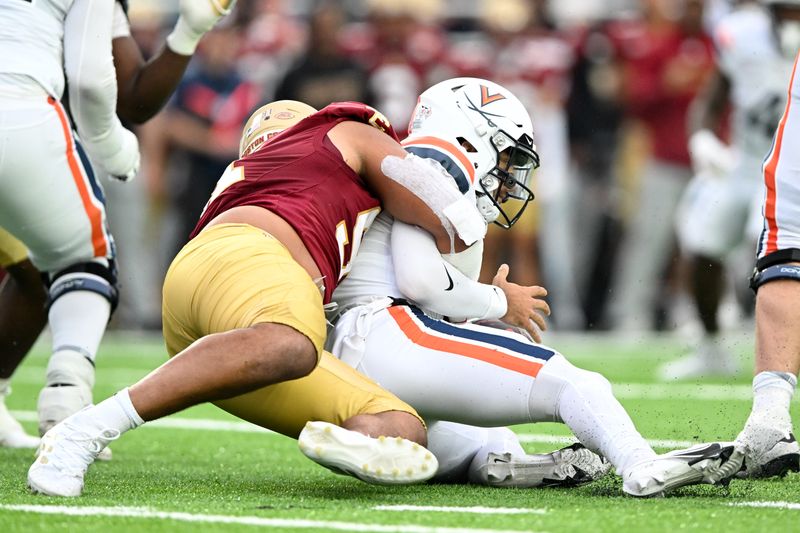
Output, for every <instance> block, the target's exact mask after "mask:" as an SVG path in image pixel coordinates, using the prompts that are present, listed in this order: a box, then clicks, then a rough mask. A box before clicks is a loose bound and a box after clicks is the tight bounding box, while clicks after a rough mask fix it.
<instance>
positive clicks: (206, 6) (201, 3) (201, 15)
mask: <svg viewBox="0 0 800 533" xmlns="http://www.w3.org/2000/svg"><path fill="white" fill-rule="evenodd" d="M234 4H236V0H180V7H179V11H180V14H179V16H178V22H177V23H176V24H175V28H174V29H173V30H172V33H170V34H169V35H168V36H167V46H169V48H170V50H172V51H173V52H175V53H176V54H180V55H184V56H190V55H192V54H194V51H195V49H196V48H197V43H199V42H200V39H201V38H202V37H203V34H205V33H206V32H207V31H208V30H210V29H211V28H213V27H214V24H216V23H217V21H218V20H219V19H221V18H222V17H224V16H225V15H227V14H228V13H230V12H231V10H232V9H233V6H234Z"/></svg>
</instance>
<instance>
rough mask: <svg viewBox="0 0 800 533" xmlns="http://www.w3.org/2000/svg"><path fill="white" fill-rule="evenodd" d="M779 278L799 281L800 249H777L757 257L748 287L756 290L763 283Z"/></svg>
mask: <svg viewBox="0 0 800 533" xmlns="http://www.w3.org/2000/svg"><path fill="white" fill-rule="evenodd" d="M779 280H788V281H800V250H798V249H796V248H791V249H787V250H779V251H777V252H775V253H772V254H770V255H768V256H765V257H762V258H761V259H759V260H758V265H757V266H756V268H755V270H754V271H753V275H752V277H751V278H750V288H751V289H752V290H753V292H758V289H759V287H761V286H762V285H764V284H765V283H769V282H771V281H779Z"/></svg>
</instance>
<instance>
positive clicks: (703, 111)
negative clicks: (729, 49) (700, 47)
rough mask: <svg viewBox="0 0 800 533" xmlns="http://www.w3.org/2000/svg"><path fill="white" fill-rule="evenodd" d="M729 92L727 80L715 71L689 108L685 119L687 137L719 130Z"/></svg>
mask: <svg viewBox="0 0 800 533" xmlns="http://www.w3.org/2000/svg"><path fill="white" fill-rule="evenodd" d="M729 91H730V84H729V82H728V79H727V78H726V77H725V76H724V75H723V74H722V73H721V72H719V71H716V72H715V73H714V74H713V75H712V76H711V78H710V79H709V81H708V83H707V85H706V86H705V87H704V88H703V90H702V91H700V93H698V95H697V96H696V97H695V99H694V100H693V101H692V104H691V106H690V107H689V112H688V117H687V126H688V129H689V131H688V133H689V135H691V134H693V133H696V132H698V131H701V130H709V131H716V130H717V129H718V128H719V126H720V124H721V123H722V116H723V114H724V113H725V108H726V106H727V104H728V95H729Z"/></svg>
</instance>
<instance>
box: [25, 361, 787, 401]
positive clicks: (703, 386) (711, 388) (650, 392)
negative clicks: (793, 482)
mask: <svg viewBox="0 0 800 533" xmlns="http://www.w3.org/2000/svg"><path fill="white" fill-rule="evenodd" d="M147 372H148V371H147V370H145V369H136V368H109V369H100V370H98V371H97V375H98V381H103V382H104V383H105V384H106V385H114V384H116V385H118V386H120V387H122V386H124V385H129V384H131V383H133V382H134V381H136V380H138V379H139V378H141V377H142V376H144V375H145V374H147ZM43 380H44V368H34V367H24V368H21V369H19V370H18V371H17V372H16V373H15V374H14V379H13V381H12V385H13V384H14V383H17V384H23V383H24V384H26V385H36V386H41V385H42V383H43ZM613 386H614V395H616V397H617V398H619V399H622V400H689V401H703V400H706V401H750V400H751V399H752V398H753V390H752V387H751V386H750V385H746V384H738V385H724V384H719V383H716V384H714V383H699V384H698V383H623V382H617V383H613ZM794 401H796V402H800V395H795V397H794Z"/></svg>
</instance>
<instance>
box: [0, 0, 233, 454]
mask: <svg viewBox="0 0 800 533" xmlns="http://www.w3.org/2000/svg"><path fill="white" fill-rule="evenodd" d="M96 3H97V2H94V4H96ZM233 4H234V2H232V1H228V0H226V1H222V2H217V1H215V0H208V1H206V2H192V1H189V0H184V1H182V2H181V5H180V16H179V19H178V23H177V24H176V27H175V29H174V30H173V32H172V33H171V34H170V35H169V37H168V39H167V46H165V47H164V48H163V49H162V50H161V51H160V52H159V53H158V54H156V55H154V56H153V57H152V58H151V59H150V60H149V61H147V62H146V63H145V61H144V60H143V58H142V54H141V51H140V50H139V48H138V45H137V44H136V42H135V41H134V40H133V38H132V37H131V35H130V26H129V23H128V20H127V15H126V10H127V2H125V1H124V0H118V1H116V2H112V3H109V5H108V6H104V7H103V12H102V18H97V17H96V16H95V15H94V13H95V8H94V7H92V6H93V3H87V2H85V0H81V1H80V2H78V1H75V2H74V3H73V2H67V1H64V2H61V3H58V2H34V3H33V5H31V3H30V2H27V3H26V2H17V1H12V2H9V3H4V4H3V5H2V6H0V14H2V19H3V20H2V21H0V50H2V53H3V54H4V57H8V58H10V59H9V61H4V62H3V65H0V105H1V106H2V107H0V111H5V112H9V115H10V116H12V115H13V116H12V118H11V120H15V121H18V122H19V123H20V124H23V125H24V126H26V127H27V128H28V133H29V134H30V135H34V134H36V132H37V130H36V129H35V128H37V127H38V128H41V136H42V137H41V138H42V139H44V140H46V141H47V145H48V146H50V149H51V150H54V151H56V152H57V153H60V158H58V157H55V158H50V156H49V155H48V156H45V155H44V154H42V153H41V152H37V153H35V154H33V156H32V155H31V152H30V149H31V148H33V147H39V144H37V143H32V142H31V143H29V147H28V149H27V150H25V151H21V152H20V153H19V154H18V155H19V157H20V158H25V157H29V158H30V157H33V158H37V159H33V160H34V161H36V162H37V163H38V166H33V167H32V170H34V174H36V176H37V177H38V178H40V179H41V180H50V182H48V183H52V186H51V187H48V192H49V194H47V193H45V194H42V192H41V191H37V192H36V194H37V195H38V196H37V204H36V208H35V209H30V210H29V211H30V213H28V215H27V216H34V215H35V216H38V217H39V218H38V219H37V222H38V223H39V224H42V222H43V221H45V222H44V223H43V224H42V225H40V226H37V227H36V229H34V230H32V231H33V233H35V234H36V235H35V236H34V237H30V235H29V234H28V233H26V232H24V231H21V230H17V231H15V230H14V229H13V228H14V226H15V224H17V225H20V224H22V223H23V222H22V221H23V220H26V219H24V218H19V220H17V221H16V223H15V222H12V223H7V222H5V221H2V222H0V226H2V227H4V228H6V229H9V230H12V231H14V232H15V233H16V234H17V235H18V236H19V237H22V238H26V237H27V238H28V239H29V240H30V239H31V238H33V239H34V240H33V241H32V242H33V244H31V243H29V242H28V241H26V244H27V245H28V248H30V249H31V251H32V252H33V253H34V254H36V253H39V254H41V253H42V250H43V249H48V250H50V251H51V252H52V253H51V254H50V258H49V259H48V261H49V263H47V264H46V265H45V266H46V267H49V265H51V264H55V265H57V266H55V267H50V272H48V274H49V275H50V282H51V291H50V300H51V304H52V303H55V305H52V306H51V309H50V312H51V317H53V318H54V319H55V322H54V323H53V324H52V325H53V330H54V333H55V335H54V347H53V357H52V358H51V361H50V364H49V365H48V375H47V386H46V387H45V389H44V390H43V391H42V394H41V396H40V401H39V419H40V431H41V432H43V431H46V430H47V429H48V428H49V427H50V426H51V425H52V424H53V423H55V422H57V421H59V420H61V419H63V418H64V417H65V416H67V415H69V414H71V413H72V412H74V411H75V410H77V409H80V408H81V407H82V406H83V405H85V404H87V403H89V402H91V388H92V383H93V381H94V367H93V364H94V363H93V359H94V355H95V351H96V347H97V344H98V343H99V340H100V336H101V335H102V333H103V330H104V327H105V323H106V322H107V319H108V316H109V312H110V310H113V305H112V302H113V301H115V300H116V291H117V289H116V286H115V284H116V280H115V274H114V268H113V261H114V247H113V244H112V241H111V237H110V235H109V234H108V231H107V228H105V206H104V202H103V198H102V189H101V187H100V185H99V184H98V183H97V182H96V180H95V179H94V176H93V173H92V169H91V167H90V165H89V162H88V160H87V159H86V157H85V155H84V152H83V150H82V148H81V144H84V145H86V146H87V148H89V149H90V150H89V154H88V155H89V156H91V157H92V159H93V162H94V163H96V164H98V165H99V166H100V167H102V169H103V170H105V171H108V172H113V173H116V174H120V173H121V172H120V171H118V170H115V168H114V165H115V164H116V165H119V164H120V163H116V162H115V159H114V158H117V159H118V158H122V159H123V160H125V161H127V159H125V158H131V157H134V156H135V158H136V159H135V162H136V164H138V149H137V145H136V139H135V137H133V136H132V134H130V133H129V132H127V131H125V130H122V132H121V133H120V134H118V135H121V136H122V137H121V138H122V139H123V141H124V142H126V143H128V144H123V145H122V146H121V149H113V143H112V141H113V140H114V135H112V134H108V135H107V137H105V138H104V139H102V140H101V141H99V145H100V149H101V152H100V153H98V151H97V149H94V148H93V147H94V145H95V144H97V142H94V141H93V137H96V136H97V135H98V134H97V133H94V132H93V130H91V129H89V130H87V129H86V126H84V125H83V124H84V123H88V124H89V125H90V126H91V125H92V123H93V121H95V122H97V121H106V122H109V124H112V125H113V127H114V128H117V127H118V124H119V121H118V120H117V119H116V117H115V116H114V103H115V101H114V100H115V97H116V112H117V114H118V115H119V116H120V117H121V118H123V119H125V120H127V121H130V122H132V123H137V124H138V123H142V122H144V121H146V120H148V119H149V118H150V117H152V116H153V115H154V114H155V113H156V112H157V111H158V110H159V109H160V108H161V107H162V106H163V104H164V103H165V102H166V101H167V99H168V98H169V96H170V95H171V94H172V92H173V91H174V89H175V87H176V86H177V84H178V82H179V81H180V79H181V77H182V75H183V72H184V71H185V69H186V66H187V65H188V62H189V60H190V58H191V55H192V53H193V52H194V49H195V47H196V46H197V43H198V41H199V39H200V38H201V37H202V35H203V34H204V33H205V32H206V31H207V30H209V29H210V28H211V27H212V26H213V25H214V24H215V23H216V22H217V21H218V20H219V19H220V18H221V17H222V16H224V15H225V14H227V13H228V12H229V11H230V9H231V8H232V7H233ZM88 9H91V10H92V11H91V12H92V13H93V18H92V19H91V24H90V19H89V18H87V17H86V16H85V14H86V13H87V10H88ZM109 10H111V11H109ZM59 17H60V18H61V19H62V20H63V21H62V22H61V26H62V27H63V33H64V56H65V61H64V67H62V66H61V54H60V53H59V52H58V50H59V49H60V47H61V45H60V44H59V40H58V39H57V36H58V35H59V32H54V33H52V36H50V37H49V39H50V40H52V42H44V41H47V40H46V39H45V40H44V41H43V42H42V43H39V42H38V41H37V42H36V43H34V44H33V45H31V46H30V47H29V46H28V44H27V43H30V42H32V41H34V40H35V37H34V36H35V35H36V33H37V32H41V31H44V29H48V30H49V29H52V28H54V27H56V25H57V24H58V20H59ZM103 21H107V22H108V24H107V25H106V24H103ZM89 24H90V25H91V28H94V27H95V26H96V25H99V24H103V28H104V29H105V28H106V26H107V27H108V30H109V32H108V33H106V32H94V33H93V34H92V38H93V39H95V38H96V39H98V42H95V41H91V42H87V43H85V44H82V40H86V39H87V37H86V33H87V31H88V27H87V25H89ZM48 35H50V33H48ZM97 35H100V36H101V37H97ZM106 39H107V40H106ZM99 40H102V42H99ZM85 46H92V50H91V53H85V52H84V47H85ZM20 47H21V48H20ZM48 51H50V52H52V54H53V56H52V57H50V56H48V59H47V60H46V61H45V59H44V57H45V56H47V54H48ZM109 52H111V53H112V54H113V63H112V61H111V60H110V57H109ZM26 54H27V55H26ZM81 54H84V56H85V57H84V61H83V63H80V66H82V67H81V68H78V66H79V65H78V61H77V59H78V58H79V57H80V56H81ZM34 59H36V60H35V61H34ZM95 64H97V65H102V66H103V68H104V69H106V70H103V71H100V70H99V66H94V67H93V68H94V70H88V69H89V68H90V67H91V66H92V65H95ZM108 67H110V68H111V71H110V72H107V69H108ZM62 69H64V70H66V72H67V78H68V80H67V81H69V88H70V95H72V94H73V92H75V91H79V90H80V89H81V87H82V86H84V85H87V82H86V79H87V77H89V78H90V81H93V82H97V83H99V82H100V81H102V82H103V83H104V84H103V85H102V87H101V86H99V85H98V87H94V86H93V85H91V84H89V85H88V87H87V89H85V90H84V91H83V92H81V93H78V92H75V94H78V95H79V97H78V98H77V99H76V102H73V105H72V106H71V107H72V109H71V111H72V114H73V117H74V119H75V122H76V123H77V127H78V129H79V133H81V134H82V135H83V137H82V138H81V139H78V137H77V135H73V134H70V132H69V130H70V126H71V124H70V122H69V119H68V118H67V117H63V122H62V121H61V120H62V119H61V114H60V110H61V106H60V105H59V104H58V99H59V98H60V97H61V91H62V90H63V84H64V80H63V77H62V78H59V75H58V73H59V72H61V70H62ZM51 70H53V71H54V72H56V73H55V74H54V73H52V72H50V71H51ZM115 74H116V80H117V82H118V83H117V85H116V87H115V86H114V85H113V80H114V77H115ZM50 78H52V80H51V81H53V80H54V83H55V82H56V81H58V80H59V79H60V81H58V83H55V85H51V87H52V88H48V83H50V82H49V81H48V80H50ZM26 87H27V88H29V89H31V90H32V92H31V93H30V94H31V95H34V96H27V97H22V96H21V95H22V94H24V92H25V90H26ZM59 87H60V89H59ZM101 89H102V92H101V93H100V94H99V96H98V95H97V94H95V93H98V92H99V91H100V90H101ZM89 90H92V91H94V92H89ZM43 91H45V92H46V95H45V96H50V97H52V99H53V102H49V101H48V102H47V106H49V107H47V106H44V105H43V104H42V102H39V101H38V99H37V96H35V95H41V94H42V92H43ZM84 92H85V94H86V95H85V96H81V94H83V93H84ZM87 97H91V98H87ZM101 97H102V99H105V100H106V101H107V106H106V107H103V108H102V110H103V111H105V112H106V114H105V115H101V114H99V110H100V108H99V107H98V106H100V103H101V102H102V101H103V100H102V99H101ZM85 101H89V102H94V101H97V102H98V103H96V104H93V105H94V107H91V108H87V106H86V105H85V103H83V102H85ZM12 110H13V111H14V113H13V114H12V113H11V111H12ZM53 110H55V114H53ZM26 113H27V115H26ZM37 113H38V114H37ZM48 115H52V116H50V117H49V120H50V121H49V122H48V121H46V120H45V119H47V118H48ZM56 115H58V116H59V118H58V122H55V123H54V122H53V118H54V117H55V116H56ZM26 116H27V117H28V118H27V119H26V118H25V117H26ZM39 118H41V119H42V120H45V121H44V122H41V120H39ZM26 121H27V122H29V123H30V124H28V123H27V122H26ZM37 121H39V122H41V124H37ZM54 127H55V128H56V130H53V128H54ZM62 127H66V128H67V129H66V130H63V139H62V140H60V141H59V142H61V144H64V143H65V142H66V145H67V146H73V147H74V150H73V151H72V152H69V151H67V156H66V158H65V156H64V153H63V152H64V151H65V150H64V147H63V146H62V148H61V149H60V152H59V148H58V143H55V142H53V139H52V137H53V134H54V133H58V132H62V129H61V128H62ZM119 127H121V126H119ZM95 128H97V126H95ZM18 129H22V128H21V127H18ZM87 135H89V139H90V140H89V142H86V138H85V137H86V136H87ZM20 139H22V134H20ZM3 142H6V140H5V139H3ZM93 143H94V144H93ZM102 150H105V151H108V152H109V153H111V154H112V155H113V156H114V158H112V160H111V161H110V163H109V162H108V161H106V159H104V156H103V153H102ZM126 154H127V155H126ZM126 164H127V163H126ZM109 165H111V166H109ZM0 172H2V173H0V176H2V177H4V178H6V179H11V175H10V174H9V172H11V171H10V170H8V169H6V170H3V171H0ZM26 172H28V173H30V170H27V171H26ZM125 174H127V175H132V174H131V172H129V171H126V172H125ZM78 178H80V179H78ZM28 179H29V178H28V177H27V174H26V183H27V180H28ZM36 184H39V187H40V188H41V182H36ZM34 185H35V184H34ZM34 185H31V187H34ZM76 191H77V192H76ZM52 197H56V198H57V199H58V200H60V203H57V204H51V203H50V200H51V198H52ZM54 205H57V206H58V209H60V210H61V211H58V213H59V214H55V213H54V214H52V216H50V217H48V216H43V213H42V212H41V211H48V210H50V209H52V208H53V207H54ZM18 207H20V208H21V206H18ZM66 212H69V213H68V216H67V217H66V218H61V216H62V213H66ZM10 216H11V215H10ZM13 216H14V217H16V215H13ZM62 221H63V223H64V226H66V227H62V226H61V224H62ZM52 225H58V228H57V229H58V231H53V232H52V233H53V235H49V236H43V235H41V234H39V233H38V232H48V231H50V229H48V228H50V226H52ZM89 228H91V229H89ZM90 231H91V239H89V235H87V234H89V232H90ZM65 235H67V237H65ZM45 237H46V238H45ZM59 239H63V240H60V241H58V242H55V241H57V240H59ZM88 244H91V246H87V245H88ZM51 247H52V248H51ZM103 249H104V253H101V252H103ZM37 250H38V252H37ZM101 256H102V257H101ZM0 266H2V267H3V268H5V269H6V270H7V271H8V273H9V276H8V277H7V278H6V279H5V280H4V282H3V284H2V285H1V286H0V308H2V310H3V311H2V312H0V446H12V447H19V446H35V445H36V443H37V441H38V439H34V438H33V437H29V436H28V435H27V434H25V432H24V431H23V429H22V428H21V426H20V425H19V424H18V423H17V422H16V421H15V420H14V419H13V418H12V417H11V416H10V414H8V412H7V410H6V408H5V401H4V399H5V396H6V395H7V394H8V393H9V392H10V387H9V382H10V377H11V375H12V374H13V372H14V370H15V369H16V368H17V366H18V365H19V363H20V362H21V360H22V358H23V357H24V356H25V354H26V353H27V352H28V350H29V349H30V347H31V345H32V344H33V342H34V341H35V340H36V338H37V337H38V335H39V333H40V332H41V330H42V328H43V327H44V325H45V323H46V321H47V312H46V311H45V306H46V303H47V298H48V294H47V292H46V291H45V290H43V288H42V286H41V283H40V282H39V281H38V280H39V279H40V277H39V276H40V275H39V273H38V271H37V269H36V267H35V266H34V264H33V263H32V262H31V260H30V259H28V250H27V249H26V247H25V245H24V244H22V243H21V242H19V241H17V240H16V239H15V238H14V237H13V236H12V235H10V234H9V233H8V232H7V231H5V230H2V229H0ZM37 266H39V267H40V268H41V267H42V263H37ZM64 269H67V270H66V271H65V270H64ZM70 269H72V270H74V272H72V273H70V272H69V271H70ZM62 278H63V279H62ZM70 280H72V281H70ZM86 280H88V281H86ZM53 282H55V283H53ZM59 287H60V288H59ZM70 293H74V294H70ZM56 300H58V301H56ZM69 300H71V302H69ZM84 305H86V307H87V309H88V310H87V311H86V312H82V313H73V312H71V309H73V308H74V306H81V308H83V306H84ZM59 309H60V310H59ZM12 310H13V311H12ZM70 321H73V322H70ZM74 321H77V322H74ZM76 323H81V324H82V325H80V326H79V327H77V328H76V329H72V328H74V327H75V325H76ZM70 330H72V331H71V332H70Z"/></svg>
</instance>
